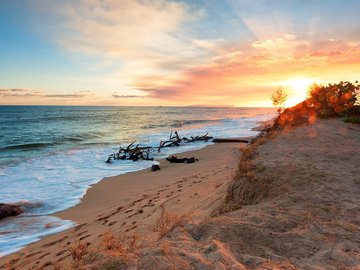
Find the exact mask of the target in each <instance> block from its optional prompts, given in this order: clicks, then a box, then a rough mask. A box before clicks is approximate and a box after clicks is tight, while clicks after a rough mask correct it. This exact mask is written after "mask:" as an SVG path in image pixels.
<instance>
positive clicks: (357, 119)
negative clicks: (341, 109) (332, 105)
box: [343, 116, 360, 124]
mask: <svg viewBox="0 0 360 270" xmlns="http://www.w3.org/2000/svg"><path fill="white" fill-rule="evenodd" d="M343 120H344V122H345V123H353V124H360V117H359V116H345V117H344V118H343Z"/></svg>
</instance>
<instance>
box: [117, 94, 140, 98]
mask: <svg viewBox="0 0 360 270" xmlns="http://www.w3.org/2000/svg"><path fill="white" fill-rule="evenodd" d="M112 97H113V98H144V97H145V96H137V95H118V94H113V95H112Z"/></svg>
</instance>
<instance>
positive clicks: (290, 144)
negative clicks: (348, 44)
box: [0, 119, 360, 270]
mask: <svg viewBox="0 0 360 270" xmlns="http://www.w3.org/2000/svg"><path fill="white" fill-rule="evenodd" d="M359 134H360V126H359V125H356V124H346V123H344V122H343V121H341V120H340V119H329V120H318V121H317V122H315V123H314V124H311V125H305V126H301V127H296V128H292V129H288V130H283V131H281V132H276V133H274V134H273V135H271V136H270V138H267V139H264V140H259V141H258V142H257V143H255V144H254V145H252V146H246V144H239V143H220V144H215V145H211V146H208V147H206V148H203V149H200V150H196V151H192V152H186V153H183V154H181V155H179V157H192V156H194V157H196V158H198V159H199V161H197V162H195V163H192V164H170V163H168V162H167V161H166V160H161V162H160V167H161V170H160V171H156V172H151V171H150V170H149V169H146V170H143V171H139V172H134V173H128V174H125V175H120V176H116V177H111V178H107V179H104V180H102V181H101V182H100V183H98V184H96V185H94V186H93V187H92V188H90V189H89V190H88V192H87V194H86V196H85V197H84V198H83V199H82V201H81V203H80V204H79V205H76V206H74V207H72V208H70V209H68V210H65V211H62V212H59V213H57V214H56V215H57V216H58V217H60V218H62V219H71V220H74V221H76V222H77V226H75V227H74V228H71V229H69V230H67V231H64V232H60V233H57V234H55V235H51V236H48V237H45V238H43V239H41V240H40V241H39V242H36V243H34V244H31V245H29V246H27V247H26V248H24V249H23V250H21V251H20V252H17V253H15V254H12V255H10V256H7V257H4V258H1V259H0V262H1V263H0V265H1V266H2V267H3V268H4V267H5V265H4V264H5V263H6V262H9V261H12V264H11V265H9V269H71V268H70V267H71V263H73V262H72V260H71V255H70V252H69V247H71V246H72V245H75V244H76V243H84V244H85V245H87V246H88V248H89V254H90V253H93V254H102V255H101V256H100V257H96V258H97V259H95V260H87V261H86V260H85V261H84V262H83V264H82V265H81V266H80V268H79V269H107V268H105V266H106V265H110V263H111V265H117V267H118V268H115V269H352V270H355V269H359V267H360V251H359V246H358V243H359V241H360V238H359V234H358V232H359V231H360V207H359V205H360V195H359V194H360V192H359V190H360V184H359V180H360V179H359V175H360V171H359V167H358V164H360V159H359V155H358V153H359V150H360V140H359ZM241 149H242V150H241ZM246 149H248V150H246ZM249 149H251V151H250V153H251V154H249V152H248V154H247V155H248V158H249V160H244V159H242V156H243V155H245V153H246V151H249ZM241 151H242V152H243V154H241ZM239 160H241V162H240V165H239ZM245 162H248V163H247V164H248V165H249V164H250V165H249V166H248V167H247V169H246V170H247V173H246V175H245V176H244V175H240V176H239V174H238V173H237V171H238V169H239V168H240V169H241V166H242V165H241V164H244V163H245ZM239 166H240V167H239ZM234 179H235V180H234ZM228 205H231V207H230V208H229V207H226V206H228ZM164 213H168V214H169V216H171V217H173V220H174V221H175V223H174V224H173V225H172V227H171V229H169V230H167V231H166V232H165V233H163V234H162V232H161V231H160V230H158V227H157V225H159V220H161V218H162V217H163V216H164V215H165V214H164ZM170 214H171V215H170ZM110 233H111V235H117V236H124V235H130V236H132V237H135V235H136V239H138V244H137V245H136V249H132V250H131V251H130V250H128V253H127V254H126V260H125V259H124V258H125V257H124V254H123V253H121V254H120V255H119V254H117V253H116V252H115V253H114V251H112V252H110V251H111V248H110V250H107V251H106V249H105V250H104V246H103V245H104V243H103V238H104V236H106V235H107V234H110ZM134 239H135V238H134ZM97 256H99V255H97ZM109 262H110V263H109ZM56 267H60V268H56ZM66 267H69V268H66ZM4 269H5V268H4Z"/></svg>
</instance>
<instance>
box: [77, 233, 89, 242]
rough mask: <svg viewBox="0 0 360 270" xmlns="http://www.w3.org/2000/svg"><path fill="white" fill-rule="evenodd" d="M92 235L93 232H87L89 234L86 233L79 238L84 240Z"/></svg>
mask: <svg viewBox="0 0 360 270" xmlns="http://www.w3.org/2000/svg"><path fill="white" fill-rule="evenodd" d="M90 236H91V234H87V235H85V236H83V237H80V238H79V240H80V241H81V240H84V239H86V238H88V237H90Z"/></svg>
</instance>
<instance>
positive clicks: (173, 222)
mask: <svg viewBox="0 0 360 270" xmlns="http://www.w3.org/2000/svg"><path fill="white" fill-rule="evenodd" d="M189 221H190V215H189V214H182V215H178V214H175V213H171V212H166V211H165V208H164V206H163V205H161V215H160V217H159V219H158V220H157V221H156V223H155V226H154V228H153V231H154V232H157V233H159V239H162V238H163V237H164V236H165V235H167V234H168V233H169V232H171V231H172V230H174V229H175V228H177V227H182V226H184V225H186V224H187V223H188V222H189Z"/></svg>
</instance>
